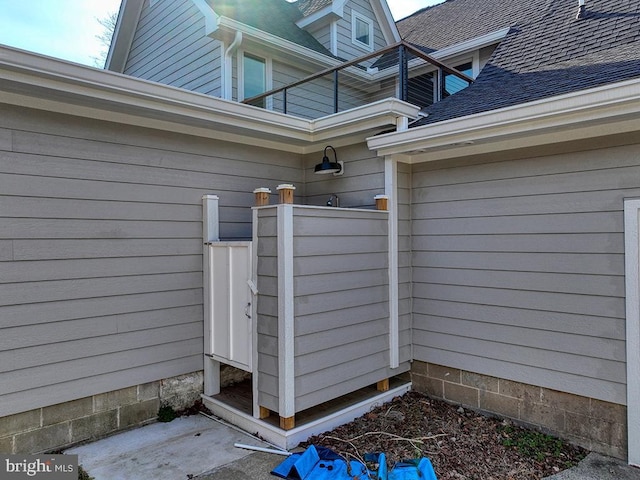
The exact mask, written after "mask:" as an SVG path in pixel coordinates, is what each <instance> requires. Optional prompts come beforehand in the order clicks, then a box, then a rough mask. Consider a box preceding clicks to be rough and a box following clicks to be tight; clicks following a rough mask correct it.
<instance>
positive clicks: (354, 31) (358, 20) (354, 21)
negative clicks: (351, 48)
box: [351, 11, 373, 51]
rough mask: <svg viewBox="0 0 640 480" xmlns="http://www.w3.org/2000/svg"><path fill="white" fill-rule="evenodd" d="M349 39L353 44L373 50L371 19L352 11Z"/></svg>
mask: <svg viewBox="0 0 640 480" xmlns="http://www.w3.org/2000/svg"><path fill="white" fill-rule="evenodd" d="M351 41H352V42H353V44H354V45H358V46H359V47H361V48H364V49H366V50H371V51H373V20H371V19H370V18H368V17H365V16H364V15H362V14H360V13H358V12H355V11H352V14H351Z"/></svg>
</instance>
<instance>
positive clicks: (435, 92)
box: [433, 50, 480, 103]
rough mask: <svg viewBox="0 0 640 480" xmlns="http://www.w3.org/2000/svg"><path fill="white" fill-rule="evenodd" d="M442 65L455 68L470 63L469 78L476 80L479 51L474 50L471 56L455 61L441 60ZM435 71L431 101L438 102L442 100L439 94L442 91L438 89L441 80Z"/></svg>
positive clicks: (478, 70)
mask: <svg viewBox="0 0 640 480" xmlns="http://www.w3.org/2000/svg"><path fill="white" fill-rule="evenodd" d="M442 61H443V62H444V63H446V64H447V65H452V66H453V68H456V67H457V66H459V65H464V64H465V63H470V64H471V71H472V74H471V76H472V77H473V78H477V77H478V75H479V74H480V51H479V50H476V51H474V52H473V53H471V56H466V57H456V58H455V59H452V60H449V59H444V60H442ZM437 72H438V71H437V70H436V71H435V72H434V73H435V74H434V77H435V78H434V81H433V101H434V103H435V102H439V101H440V100H442V97H441V92H442V90H441V89H440V81H441V78H438V75H437Z"/></svg>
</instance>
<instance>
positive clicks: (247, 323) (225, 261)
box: [205, 242, 253, 372]
mask: <svg viewBox="0 0 640 480" xmlns="http://www.w3.org/2000/svg"><path fill="white" fill-rule="evenodd" d="M209 249H210V250H209V282H208V288H209V292H208V293H209V295H208V297H209V299H210V302H211V303H210V308H209V309H208V312H209V318H206V319H205V321H206V322H209V325H210V328H209V331H208V334H209V335H210V338H209V339H208V340H209V341H208V342H205V345H207V346H208V347H209V350H210V351H206V352H205V354H206V355H208V356H209V357H211V358H213V359H214V360H217V361H219V362H221V363H225V364H228V365H233V366H234V367H237V368H240V369H242V370H245V371H247V372H252V369H253V362H252V360H253V359H252V350H253V347H252V345H253V338H252V320H251V315H252V310H253V309H252V302H253V298H252V290H251V287H250V285H251V283H250V281H251V272H252V269H251V242H214V243H211V244H209ZM205 297H206V295H205Z"/></svg>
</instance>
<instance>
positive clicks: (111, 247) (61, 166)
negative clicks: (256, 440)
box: [0, 106, 303, 416]
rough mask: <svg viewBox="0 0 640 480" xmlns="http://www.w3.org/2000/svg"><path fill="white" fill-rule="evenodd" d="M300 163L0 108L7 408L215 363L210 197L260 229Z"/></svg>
mask: <svg viewBox="0 0 640 480" xmlns="http://www.w3.org/2000/svg"><path fill="white" fill-rule="evenodd" d="M298 165H301V163H300V159H299V158H298V157H297V156H295V155H287V154H284V155H283V154H282V152H274V151H269V150H265V149H259V148H254V147H250V146H246V145H242V146H236V145H232V144H228V143H224V142H217V141H213V140H205V139H197V138H194V137H189V136H185V135H179V134H170V133H167V132H156V131H153V130H147V129H142V128H136V127H132V126H130V125H127V126H120V125H117V124H112V123H107V122H100V121H97V120H89V119H80V118H77V117H71V116H64V115H58V114H50V113H45V112H42V111H35V110H29V109H24V108H20V107H13V106H1V107H0V262H1V264H0V270H1V271H2V275H0V318H1V319H2V321H1V323H0V385H2V390H1V391H0V416H5V415H10V414H13V413H17V412H21V411H26V410H30V409H33V408H38V407H41V406H46V405H52V404H56V403H61V402H65V401H69V400H74V399H77V398H82V397H87V396H90V395H94V394H97V393H102V392H107V391H113V390H117V389H120V388H125V387H128V386H131V385H137V384H142V383H146V382H150V381H155V380H159V379H162V378H167V377H172V376H175V375H180V374H184V373H189V372H193V371H196V370H200V369H202V354H203V305H202V302H203V298H202V206H201V202H202V201H201V197H202V195H203V194H209V193H213V194H218V195H219V196H220V216H221V226H220V232H221V236H222V237H223V238H226V239H233V238H250V237H251V230H252V226H251V209H250V207H251V206H252V204H253V200H254V199H253V194H252V191H253V189H254V188H256V187H258V186H272V187H273V186H275V185H277V184H278V183H280V182H281V181H282V178H283V176H284V177H285V178H286V180H288V181H292V182H294V183H296V182H297V183H300V182H301V181H302V178H303V172H302V169H301V168H299V167H298Z"/></svg>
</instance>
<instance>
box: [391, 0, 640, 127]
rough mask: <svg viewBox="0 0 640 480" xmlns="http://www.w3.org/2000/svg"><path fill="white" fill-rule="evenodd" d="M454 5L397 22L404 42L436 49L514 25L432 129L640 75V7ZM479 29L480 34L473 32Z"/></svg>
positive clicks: (602, 0)
mask: <svg viewBox="0 0 640 480" xmlns="http://www.w3.org/2000/svg"><path fill="white" fill-rule="evenodd" d="M577 11H578V4H577V2H576V1H575V0H448V1H447V2H445V3H443V4H440V5H437V6H434V7H431V8H427V9H425V10H421V11H420V12H417V13H416V14H414V15H413V16H411V17H408V18H407V19H405V20H402V21H400V22H399V24H398V28H399V30H400V32H401V33H402V34H403V35H404V36H405V40H407V41H409V42H411V43H414V44H417V45H419V46H421V47H423V48H429V49H438V48H442V47H444V46H446V45H450V44H452V43H456V42H460V41H464V40H467V39H469V38H472V37H475V36H478V35H482V34H483V33H487V32H489V31H491V30H492V29H494V30H495V29H496V28H501V27H505V26H508V27H511V28H510V31H509V34H508V35H507V36H506V38H505V39H504V40H503V41H502V42H501V43H500V45H499V46H498V47H497V48H496V50H495V51H494V53H493V55H492V57H491V58H490V60H489V62H488V63H487V65H486V66H485V67H484V69H483V70H482V71H481V72H480V75H479V76H478V78H477V79H476V82H475V83H474V84H472V85H471V86H469V87H468V88H466V89H464V90H462V91H460V92H458V93H456V94H455V95H452V96H451V97H448V98H445V99H444V100H442V101H441V102H438V103H436V104H434V105H432V106H430V107H428V108H427V109H425V113H427V114H428V117H427V118H426V119H424V120H422V121H421V122H418V124H426V123H434V122H438V121H442V120H447V119H451V118H457V117H461V116H466V115H471V114H474V113H479V112H483V111H488V110H494V109H497V108H502V107H507V106H511V105H517V104H519V103H526V102H531V101H534V100H538V99H542V98H546V97H551V96H555V95H560V94H564V93H570V92H573V91H577V90H582V89H587V88H591V87H596V86H600V85H605V84H608V83H615V82H618V81H621V80H625V79H630V78H635V77H640V2H637V1H631V0H587V1H586V15H585V17H584V18H581V19H576V14H577ZM470 27H474V28H470Z"/></svg>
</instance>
